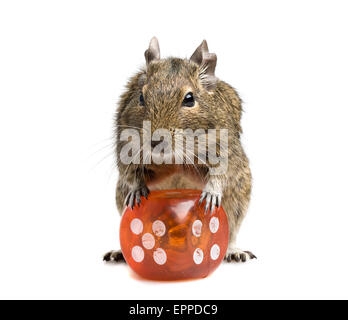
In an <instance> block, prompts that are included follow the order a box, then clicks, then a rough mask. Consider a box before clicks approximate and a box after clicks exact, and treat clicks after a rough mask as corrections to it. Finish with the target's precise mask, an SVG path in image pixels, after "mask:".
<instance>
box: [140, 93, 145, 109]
mask: <svg viewBox="0 0 348 320" xmlns="http://www.w3.org/2000/svg"><path fill="white" fill-rule="evenodd" d="M139 104H140V105H141V106H144V105H145V100H144V96H143V94H142V93H140V96H139Z"/></svg>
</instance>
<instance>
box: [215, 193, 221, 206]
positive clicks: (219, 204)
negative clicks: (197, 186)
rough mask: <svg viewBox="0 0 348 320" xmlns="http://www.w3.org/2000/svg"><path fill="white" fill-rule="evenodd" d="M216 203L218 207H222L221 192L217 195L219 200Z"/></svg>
mask: <svg viewBox="0 0 348 320" xmlns="http://www.w3.org/2000/svg"><path fill="white" fill-rule="evenodd" d="M216 205H217V207H218V208H220V207H221V194H219V195H218V196H217V202H216Z"/></svg>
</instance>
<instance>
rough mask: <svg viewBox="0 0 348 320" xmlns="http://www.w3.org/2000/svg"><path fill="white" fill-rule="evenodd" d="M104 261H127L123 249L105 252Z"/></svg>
mask: <svg viewBox="0 0 348 320" xmlns="http://www.w3.org/2000/svg"><path fill="white" fill-rule="evenodd" d="M103 261H105V262H116V263H126V260H125V259H124V256H123V254H122V251H121V250H118V251H114V250H112V251H109V252H107V253H106V254H104V257H103Z"/></svg>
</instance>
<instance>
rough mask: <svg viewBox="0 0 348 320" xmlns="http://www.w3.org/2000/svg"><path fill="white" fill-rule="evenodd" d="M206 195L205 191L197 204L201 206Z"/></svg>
mask: <svg viewBox="0 0 348 320" xmlns="http://www.w3.org/2000/svg"><path fill="white" fill-rule="evenodd" d="M206 195H207V193H206V192H205V191H203V192H202V194H201V198H200V199H199V201H198V203H199V204H202V202H203V200H204V198H205V196H206Z"/></svg>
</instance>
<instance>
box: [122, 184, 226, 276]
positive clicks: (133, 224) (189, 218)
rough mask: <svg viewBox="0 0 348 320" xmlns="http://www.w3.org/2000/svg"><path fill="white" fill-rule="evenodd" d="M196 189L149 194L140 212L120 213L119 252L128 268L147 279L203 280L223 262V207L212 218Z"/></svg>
mask: <svg viewBox="0 0 348 320" xmlns="http://www.w3.org/2000/svg"><path fill="white" fill-rule="evenodd" d="M200 193H201V192H200V191H199V190H163V191H152V192H151V193H150V195H149V198H148V199H145V198H142V202H141V205H140V207H138V206H136V207H135V208H134V209H133V210H131V209H130V208H129V207H127V208H125V210H124V213H123V216H122V220H121V228H120V242H121V249H122V253H123V255H124V258H125V259H126V261H127V263H128V265H129V266H130V267H131V268H132V269H133V270H134V271H135V272H136V273H137V274H138V275H140V276H141V277H143V278H146V279H151V280H182V279H195V278H204V277H206V276H208V275H209V274H210V273H212V272H213V271H214V270H215V269H216V268H217V267H218V266H219V264H220V263H221V261H222V260H223V258H224V256H225V253H226V250H227V245H228V222H227V217H226V213H225V211H224V210H223V208H222V207H220V208H217V209H216V210H215V212H214V214H213V215H211V214H210V213H207V214H205V213H204V203H203V204H202V205H199V204H198V200H199V197H200Z"/></svg>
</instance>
